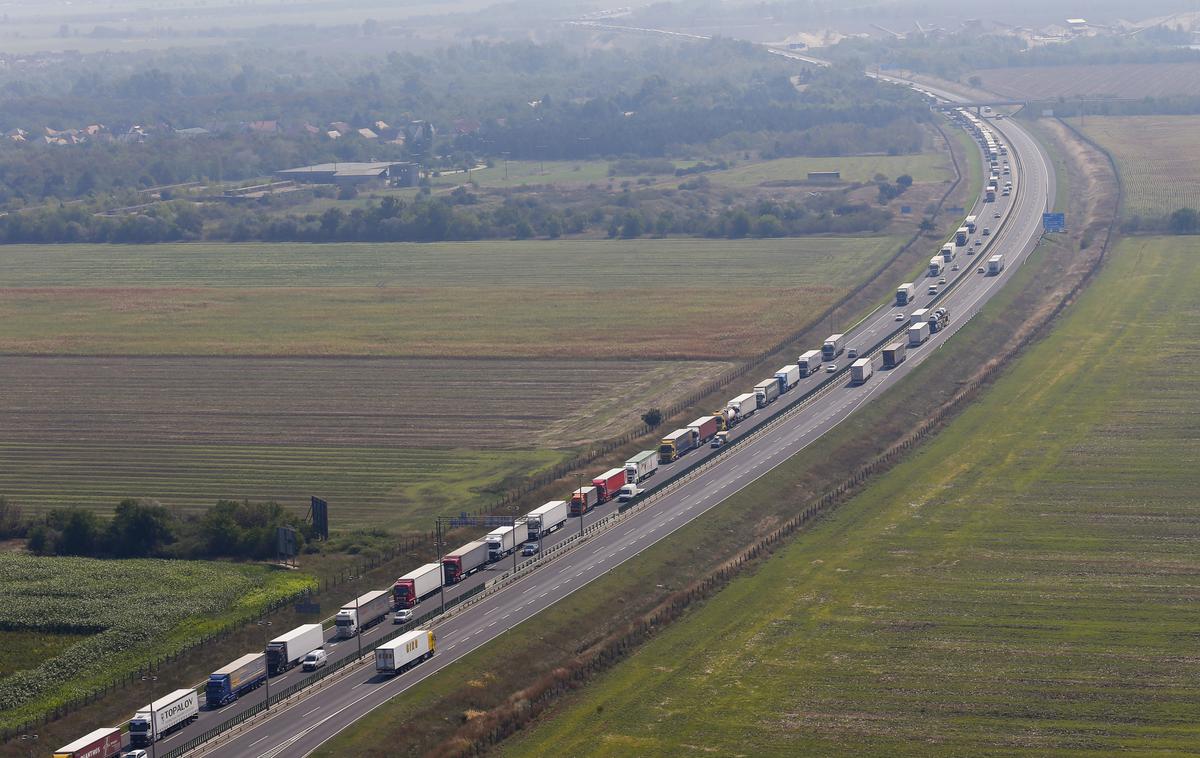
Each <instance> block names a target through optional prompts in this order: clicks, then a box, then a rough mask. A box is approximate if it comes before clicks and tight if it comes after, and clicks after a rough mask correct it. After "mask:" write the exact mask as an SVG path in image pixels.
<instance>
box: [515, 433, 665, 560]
mask: <svg viewBox="0 0 1200 758" xmlns="http://www.w3.org/2000/svg"><path fill="white" fill-rule="evenodd" d="M651 452H653V451H651ZM657 465H658V463H657V462H655V466H656V467H657ZM569 512H570V508H569V507H568V506H567V501H566V500H551V501H550V502H548V503H546V504H545V505H543V506H539V507H538V508H534V509H533V510H532V511H530V512H529V513H528V514H526V516H525V526H526V527H527V528H528V529H529V539H531V540H540V539H541V538H542V537H545V536H546V535H547V534H549V533H550V532H553V531H554V530H556V529H558V528H559V527H560V526H562V525H563V524H565V523H567V514H568V513H569Z"/></svg>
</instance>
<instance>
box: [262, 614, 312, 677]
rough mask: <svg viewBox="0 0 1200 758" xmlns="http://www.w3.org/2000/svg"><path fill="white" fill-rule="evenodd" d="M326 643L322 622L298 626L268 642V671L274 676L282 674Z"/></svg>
mask: <svg viewBox="0 0 1200 758" xmlns="http://www.w3.org/2000/svg"><path fill="white" fill-rule="evenodd" d="M324 644H325V634H324V632H323V631H322V630H321V625H320V624H305V625H303V626H298V627H296V628H295V629H293V630H292V631H290V632H288V633H287V634H284V635H280V636H279V637H276V638H275V639H273V640H271V641H270V642H268V643H267V649H266V651H265V652H266V654H267V671H268V672H270V673H271V675H272V676H274V675H277V674H282V673H283V672H285V671H287V670H288V669H290V668H291V667H292V666H295V665H296V664H297V663H299V662H300V661H301V660H302V659H303V658H304V656H306V655H308V654H309V652H310V651H313V650H316V649H317V648H319V647H321V646H322V645H324Z"/></svg>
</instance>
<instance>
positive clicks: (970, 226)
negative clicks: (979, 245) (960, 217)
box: [963, 216, 975, 234]
mask: <svg viewBox="0 0 1200 758" xmlns="http://www.w3.org/2000/svg"><path fill="white" fill-rule="evenodd" d="M963 225H964V226H966V227H967V231H968V232H970V233H971V234H974V233H975V216H967V220H966V221H965V222H963Z"/></svg>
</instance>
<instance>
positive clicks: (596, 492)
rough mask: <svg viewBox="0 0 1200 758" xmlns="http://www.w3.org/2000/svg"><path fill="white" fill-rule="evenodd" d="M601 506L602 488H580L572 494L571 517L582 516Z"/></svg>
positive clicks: (593, 486)
mask: <svg viewBox="0 0 1200 758" xmlns="http://www.w3.org/2000/svg"><path fill="white" fill-rule="evenodd" d="M599 504H600V488H598V487H596V486H595V485H592V486H591V487H580V488H579V489H577V490H575V491H574V492H572V493H571V515H572V516H582V515H583V514H585V513H587V512H588V511H590V510H591V509H593V508H595V507H596V506H597V505H599Z"/></svg>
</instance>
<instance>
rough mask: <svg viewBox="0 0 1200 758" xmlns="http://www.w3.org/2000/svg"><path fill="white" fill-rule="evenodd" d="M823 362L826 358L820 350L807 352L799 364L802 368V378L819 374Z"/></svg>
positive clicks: (803, 354)
mask: <svg viewBox="0 0 1200 758" xmlns="http://www.w3.org/2000/svg"><path fill="white" fill-rule="evenodd" d="M823 362H824V358H822V357H821V351H820V350H806V351H805V352H804V353H802V354H801V355H800V362H799V363H798V364H797V365H799V366H800V376H808V375H809V374H815V373H817V372H819V371H820V370H821V363H823Z"/></svg>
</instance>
